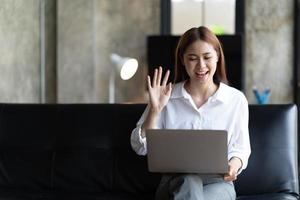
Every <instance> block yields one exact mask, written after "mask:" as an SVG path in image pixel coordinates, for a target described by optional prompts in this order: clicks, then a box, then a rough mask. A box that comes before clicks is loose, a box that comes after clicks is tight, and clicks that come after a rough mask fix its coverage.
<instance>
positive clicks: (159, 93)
mask: <svg viewBox="0 0 300 200" xmlns="http://www.w3.org/2000/svg"><path fill="white" fill-rule="evenodd" d="M169 75H170V71H169V70H168V71H167V72H166V74H165V76H164V78H163V81H162V82H161V78H162V67H159V68H158V69H155V70H154V75H153V79H152V83H151V79H150V76H148V90H149V97H150V106H151V109H153V111H155V112H160V111H161V110H162V109H163V108H164V106H165V105H166V104H167V103H168V101H169V99H170V96H171V91H172V84H171V83H169V84H168V85H167V81H168V78H169Z"/></svg>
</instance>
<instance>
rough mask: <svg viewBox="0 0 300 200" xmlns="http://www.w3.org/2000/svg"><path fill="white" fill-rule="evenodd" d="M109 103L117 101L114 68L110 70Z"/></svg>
mask: <svg viewBox="0 0 300 200" xmlns="http://www.w3.org/2000/svg"><path fill="white" fill-rule="evenodd" d="M108 97H109V99H108V100H109V101H108V102H109V103H115V73H114V70H113V69H111V70H110V75H109V96H108Z"/></svg>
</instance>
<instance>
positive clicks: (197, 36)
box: [174, 26, 228, 84]
mask: <svg viewBox="0 0 300 200" xmlns="http://www.w3.org/2000/svg"><path fill="white" fill-rule="evenodd" d="M196 40H202V41H204V42H207V43H209V44H211V45H212V46H213V48H214V49H215V51H216V52H217V55H218V58H219V59H218V62H217V69H216V72H215V74H214V76H213V80H214V82H215V83H217V84H219V83H220V82H223V83H228V80H227V77H226V71H225V59H224V54H223V49H222V46H221V43H220V41H219V40H218V38H217V37H216V36H215V34H214V33H213V32H211V31H210V30H209V29H208V28H206V27H204V26H200V27H198V28H191V29H189V30H188V31H186V32H185V33H184V34H183V35H182V36H181V38H180V39H179V42H178V45H177V48H176V52H175V80H174V83H178V82H181V81H183V80H187V79H189V76H188V74H187V72H186V69H185V66H184V65H183V54H184V53H185V51H186V49H187V47H188V46H189V45H190V44H192V43H193V42H195V41H196Z"/></svg>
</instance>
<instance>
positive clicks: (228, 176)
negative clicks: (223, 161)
mask: <svg viewBox="0 0 300 200" xmlns="http://www.w3.org/2000/svg"><path fill="white" fill-rule="evenodd" d="M236 179H237V175H236V174H235V173H233V172H228V173H227V174H225V175H224V180H225V181H235V180H236Z"/></svg>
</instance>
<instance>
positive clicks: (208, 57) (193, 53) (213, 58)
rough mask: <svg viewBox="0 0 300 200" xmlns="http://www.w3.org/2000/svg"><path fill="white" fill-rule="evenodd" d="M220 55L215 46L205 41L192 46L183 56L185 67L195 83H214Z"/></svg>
mask: <svg viewBox="0 0 300 200" xmlns="http://www.w3.org/2000/svg"><path fill="white" fill-rule="evenodd" d="M217 62H218V55H217V52H216V50H215V49H214V48H213V46H212V45H211V44H209V43H207V42H205V41H203V40H196V41H195V42H193V43H192V44H190V45H189V46H188V47H187V49H186V51H185V52H184V54H183V65H184V66H185V70H186V72H187V74H188V75H189V77H190V80H191V82H194V83H201V84H206V83H209V84H210V83H213V76H214V74H215V72H216V68H217Z"/></svg>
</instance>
